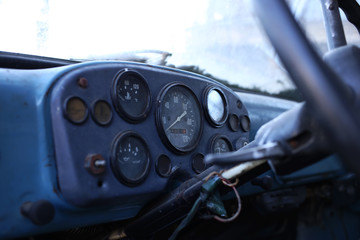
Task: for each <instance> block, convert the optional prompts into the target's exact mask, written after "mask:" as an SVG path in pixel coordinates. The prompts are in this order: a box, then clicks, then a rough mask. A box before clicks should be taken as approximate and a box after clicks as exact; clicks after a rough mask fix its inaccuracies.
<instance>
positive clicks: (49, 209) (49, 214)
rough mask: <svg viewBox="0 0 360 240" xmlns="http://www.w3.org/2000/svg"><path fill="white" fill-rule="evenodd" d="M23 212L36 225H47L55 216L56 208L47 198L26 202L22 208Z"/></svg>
mask: <svg viewBox="0 0 360 240" xmlns="http://www.w3.org/2000/svg"><path fill="white" fill-rule="evenodd" d="M20 211H21V214H22V215H23V216H25V217H27V218H28V219H30V220H31V221H32V222H33V223H34V224H36V225H45V224H48V223H50V222H51V220H53V218H54V216H55V208H54V206H53V205H52V203H51V202H49V201H47V200H39V201H36V202H25V203H23V204H22V205H21V208H20Z"/></svg>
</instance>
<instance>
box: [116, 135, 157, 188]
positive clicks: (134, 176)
mask: <svg viewBox="0 0 360 240" xmlns="http://www.w3.org/2000/svg"><path fill="white" fill-rule="evenodd" d="M149 165H150V156H149V150H148V147H147V145H146V143H145V141H144V140H143V139H142V138H141V137H140V135H138V134H137V133H135V132H125V133H122V134H120V135H118V136H117V137H116V138H115V141H114V144H113V148H112V156H111V167H112V170H113V172H114V174H115V176H116V178H117V179H118V180H120V181H121V182H124V183H126V184H128V185H137V184H140V183H141V182H142V181H143V180H145V177H146V176H147V174H148V172H149Z"/></svg>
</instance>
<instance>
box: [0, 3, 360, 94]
mask: <svg viewBox="0 0 360 240" xmlns="http://www.w3.org/2000/svg"><path fill="white" fill-rule="evenodd" d="M288 2H289V3H290V6H291V8H292V10H293V12H294V14H295V16H296V17H297V19H298V20H299V21H300V22H301V23H302V24H303V26H304V27H305V29H306V32H307V33H308V35H309V36H311V39H312V41H313V42H314V44H315V46H316V47H317V48H318V49H319V52H321V53H323V52H325V51H326V49H327V47H326V34H325V30H324V26H323V23H322V14H321V8H320V5H319V1H304V0H292V1H288ZM250 3H251V1H248V0H226V1H216V0H198V1H190V0H183V1H168V0H156V1H141V0H132V1H117V0H105V1H87V0H84V1H70V0H63V1H55V0H36V1H26V0H15V1H14V0H8V1H0V22H1V23H0V29H1V32H2V37H1V38H0V50H1V51H8V52H18V53H27V54H34V55H41V56H49V57H56V58H64V59H75V60H81V61H86V60H128V61H138V62H146V63H150V64H155V65H164V66H168V67H176V68H180V69H184V70H188V71H192V72H196V73H200V74H203V75H207V76H209V77H212V78H214V79H216V80H220V81H222V82H224V83H227V84H228V85H230V86H232V87H236V88H238V89H246V90H249V91H252V92H262V93H267V94H272V95H276V96H280V97H284V98H290V99H295V100H299V99H300V97H299V96H298V94H297V92H296V91H295V90H294V86H293V84H292V83H291V81H290V80H289V77H288V76H287V73H286V71H285V70H284V68H283V67H282V66H281V64H280V62H279V60H278V59H277V58H276V54H275V52H274V50H273V48H272V47H271V46H270V44H269V43H268V42H267V39H266V38H265V37H264V35H263V34H262V32H261V28H259V26H258V23H257V21H256V18H255V17H254V15H253V14H252V12H251V8H250V6H249V5H251V4H250ZM345 29H346V30H347V32H348V31H349V32H350V33H348V36H350V39H349V38H348V42H350V43H353V42H357V41H359V35H358V33H357V32H356V30H355V28H354V27H353V26H351V25H350V24H346V25H345ZM314 33H316V34H314ZM319 33H321V34H319ZM314 36H315V37H314Z"/></svg>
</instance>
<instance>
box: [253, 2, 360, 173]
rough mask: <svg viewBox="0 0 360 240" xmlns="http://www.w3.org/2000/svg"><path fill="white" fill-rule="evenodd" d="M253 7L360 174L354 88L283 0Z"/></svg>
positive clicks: (329, 135)
mask: <svg viewBox="0 0 360 240" xmlns="http://www.w3.org/2000/svg"><path fill="white" fill-rule="evenodd" d="M253 4H254V10H255V12H256V14H257V15H258V18H259V20H260V22H261V24H262V26H263V28H264V30H265V32H266V34H267V36H268V38H269V40H270V42H271V43H272V45H273V46H274V48H275V50H276V52H277V53H278V56H279V58H280V59H281V61H282V63H283V65H284V67H285V68H286V70H287V71H288V73H289V75H290V77H291V78H292V80H293V81H294V83H295V85H296V86H297V88H298V89H299V91H300V92H301V93H302V94H303V97H304V99H305V101H306V104H307V106H308V107H309V109H310V110H311V111H312V112H313V117H315V119H316V120H317V121H318V122H319V123H320V125H321V126H323V127H324V130H325V131H324V132H325V134H326V135H327V136H326V137H327V138H328V139H330V141H329V143H330V146H331V147H333V149H334V150H335V151H336V152H337V153H338V154H339V155H340V157H341V158H342V159H343V161H344V162H345V164H347V166H348V167H349V168H350V169H351V170H352V171H354V172H355V173H356V174H357V176H358V177H360V164H359V162H358V161H357V156H360V115H359V111H357V109H356V107H355V104H354V102H355V101H354V94H353V91H352V89H350V87H349V86H347V85H346V84H345V83H344V81H343V80H342V79H341V77H340V76H338V75H337V74H336V73H335V72H334V71H332V69H331V68H330V67H329V66H328V65H326V63H325V62H324V61H323V60H322V59H321V58H320V57H319V55H318V54H317V53H316V51H315V50H314V48H313V47H312V45H311V44H310V42H309V40H308V39H307V38H306V36H305V34H304V32H303V31H302V29H301V28H300V26H299V25H298V24H297V22H296V20H295V19H294V17H293V15H292V14H291V12H290V9H289V8H288V6H287V4H286V3H285V1H284V0H254V1H253Z"/></svg>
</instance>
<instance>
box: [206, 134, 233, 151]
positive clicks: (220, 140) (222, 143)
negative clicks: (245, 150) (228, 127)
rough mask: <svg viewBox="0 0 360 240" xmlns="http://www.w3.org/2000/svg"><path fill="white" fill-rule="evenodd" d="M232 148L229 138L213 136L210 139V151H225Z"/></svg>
mask: <svg viewBox="0 0 360 240" xmlns="http://www.w3.org/2000/svg"><path fill="white" fill-rule="evenodd" d="M232 150H233V148H232V145H231V143H230V140H229V139H228V138H227V137H225V136H219V135H217V136H215V137H213V138H212V140H211V152H212V153H225V152H231V151H232Z"/></svg>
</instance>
